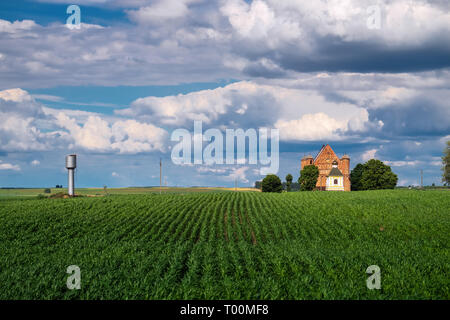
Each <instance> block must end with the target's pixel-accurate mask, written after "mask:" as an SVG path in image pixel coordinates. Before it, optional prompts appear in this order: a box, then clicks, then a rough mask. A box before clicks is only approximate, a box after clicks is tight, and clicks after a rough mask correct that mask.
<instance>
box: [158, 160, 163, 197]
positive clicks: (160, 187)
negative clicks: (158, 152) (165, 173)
mask: <svg viewBox="0 0 450 320" xmlns="http://www.w3.org/2000/svg"><path fill="white" fill-rule="evenodd" d="M161 189H162V160H161V158H159V194H161Z"/></svg>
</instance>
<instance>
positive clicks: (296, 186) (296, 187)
mask: <svg viewBox="0 0 450 320" xmlns="http://www.w3.org/2000/svg"><path fill="white" fill-rule="evenodd" d="M282 185H283V190H286V189H287V188H286V182H283V183H282ZM255 188H256V189H261V181H256V182H255ZM299 190H300V184H299V183H298V182H292V183H291V191H299Z"/></svg>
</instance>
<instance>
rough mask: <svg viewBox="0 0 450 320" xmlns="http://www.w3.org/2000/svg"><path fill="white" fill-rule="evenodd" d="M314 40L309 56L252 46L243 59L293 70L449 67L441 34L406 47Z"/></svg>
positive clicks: (249, 70)
mask: <svg viewBox="0 0 450 320" xmlns="http://www.w3.org/2000/svg"><path fill="white" fill-rule="evenodd" d="M315 41H316V46H315V49H314V51H313V53H312V54H310V55H305V54H304V53H302V51H301V50H299V49H298V48H296V47H295V46H292V45H289V46H286V47H284V48H279V49H278V50H277V51H276V52H263V53H262V54H261V55H258V54H257V53H256V52H255V51H254V49H252V50H251V51H249V52H246V53H248V56H247V58H249V59H250V60H253V59H257V58H268V59H270V60H271V61H273V62H274V63H275V64H277V65H279V66H280V67H281V68H283V69H285V70H291V71H296V72H360V73H370V72H377V73H400V72H420V71H429V70H438V69H445V68H448V67H450V43H449V42H448V40H447V39H445V38H444V37H439V38H437V39H433V40H431V41H428V42H426V43H422V44H420V45H416V46H407V47H405V46H396V47H392V46H390V45H387V44H385V43H381V42H369V41H346V40H343V39H341V38H340V37H337V36H326V37H322V38H320V37H319V36H316V37H315ZM265 72H266V71H265V70H264V69H263V68H261V69H260V71H259V73H258V72H256V71H255V69H254V68H245V69H244V73H246V74H247V75H249V76H254V75H255V74H257V75H258V76H261V73H265ZM266 77H267V78H271V77H273V76H272V74H271V72H266Z"/></svg>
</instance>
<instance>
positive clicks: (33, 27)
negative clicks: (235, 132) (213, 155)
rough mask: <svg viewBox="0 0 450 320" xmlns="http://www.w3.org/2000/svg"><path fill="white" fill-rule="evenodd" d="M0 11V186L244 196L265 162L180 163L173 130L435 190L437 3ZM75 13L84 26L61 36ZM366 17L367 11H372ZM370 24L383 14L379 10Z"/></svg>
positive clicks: (58, 5)
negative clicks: (71, 168) (162, 183)
mask: <svg viewBox="0 0 450 320" xmlns="http://www.w3.org/2000/svg"><path fill="white" fill-rule="evenodd" d="M377 3H378V4H377V7H376V8H375V11H374V10H373V8H372V9H371V10H368V8H369V7H372V6H373V1H368V0H367V1H356V0H355V1H347V2H342V1H332V0H330V1H316V2H311V3H307V2H304V1H289V2H287V1H286V2H280V1H275V0H255V1H243V0H228V1H222V0H218V1H206V0H177V1H175V0H164V1H162V0H132V1H125V0H110V1H105V0H78V2H76V1H75V2H73V1H66V0H39V1H31V0H29V1H2V2H1V3H0V187H46V186H53V185H56V184H64V185H65V184H66V172H65V169H64V167H63V165H64V156H65V155H66V154H68V153H74V152H75V153H77V154H78V155H79V169H78V172H77V185H78V186H80V187H98V186H103V185H108V186H110V187H122V186H149V185H157V184H159V165H158V163H159V159H160V158H162V159H163V163H164V176H165V180H166V181H167V183H168V185H174V186H175V185H178V186H192V185H197V186H199V185H202V186H234V181H236V180H237V181H238V184H239V185H240V186H250V185H253V183H254V181H256V180H259V179H261V176H260V174H259V170H258V169H259V166H258V165H251V164H249V163H246V164H239V165H238V164H235V165H212V166H206V165H189V166H187V165H185V166H180V165H175V164H174V163H173V162H172V160H171V148H172V147H173V146H174V145H175V142H173V141H170V135H171V133H172V132H173V131H174V130H176V129H179V128H185V129H187V130H189V131H191V132H192V130H193V123H194V121H195V120H202V121H203V123H204V130H206V129H208V128H217V129H219V130H222V131H223V132H225V131H224V130H225V129H226V128H232V129H237V128H242V129H244V130H246V129H251V128H254V129H256V130H257V129H258V128H261V127H267V128H278V129H279V132H280V169H279V171H278V174H279V175H280V176H281V177H285V176H286V174H287V173H291V174H293V176H294V179H295V180H296V179H297V178H298V175H299V169H300V159H301V157H302V156H303V155H305V154H309V153H311V154H313V155H315V154H316V153H317V152H318V151H319V149H320V147H321V146H322V145H323V144H326V143H329V144H330V145H331V146H332V147H333V149H334V150H335V152H336V153H337V154H338V155H339V156H342V155H343V154H344V153H347V154H349V155H350V157H351V165H352V167H353V166H354V165H356V164H357V163H359V162H364V161H367V160H369V159H370V158H377V159H380V160H382V161H385V162H386V163H388V164H389V165H391V166H392V169H393V171H394V172H395V173H397V174H398V176H399V184H400V185H411V184H418V182H419V173H420V170H424V176H425V178H424V181H425V183H426V184H431V183H435V184H440V183H441V182H440V181H441V179H440V176H441V171H440V167H441V164H440V157H441V155H442V151H443V149H444V146H445V142H446V141H447V140H449V139H450V106H449V104H448V101H450V88H449V85H448V83H449V80H450V76H449V75H450V73H449V67H450V41H449V40H450V32H449V31H450V13H449V12H450V10H449V4H448V2H446V1H419V0H417V1H409V0H397V1H387V0H386V1H378V2H377ZM70 4H77V5H79V6H80V8H81V27H80V29H69V28H67V27H66V26H65V22H66V19H67V17H68V16H69V15H68V14H67V13H66V9H67V7H68V5H70ZM373 12H375V15H373V14H372V13H373ZM377 13H378V15H377Z"/></svg>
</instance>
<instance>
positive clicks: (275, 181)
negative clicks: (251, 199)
mask: <svg viewBox="0 0 450 320" xmlns="http://www.w3.org/2000/svg"><path fill="white" fill-rule="evenodd" d="M261 185H262V192H281V191H283V186H282V184H281V180H280V178H278V176H276V175H274V174H268V175H267V176H266V177H265V178H264V179H263V181H262V183H261Z"/></svg>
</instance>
